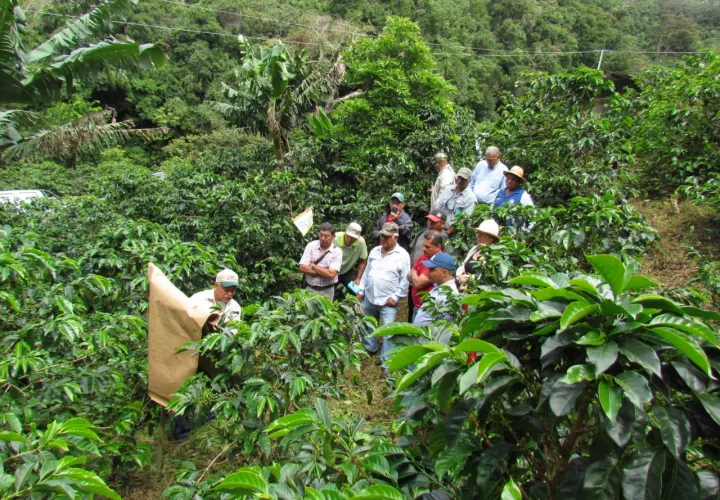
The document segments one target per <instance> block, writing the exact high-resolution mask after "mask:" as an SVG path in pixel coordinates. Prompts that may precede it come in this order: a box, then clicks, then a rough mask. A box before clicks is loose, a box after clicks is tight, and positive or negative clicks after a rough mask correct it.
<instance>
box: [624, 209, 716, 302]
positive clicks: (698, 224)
mask: <svg viewBox="0 0 720 500" xmlns="http://www.w3.org/2000/svg"><path fill="white" fill-rule="evenodd" d="M633 205H634V206H635V207H636V208H637V209H638V211H639V212H640V213H642V214H643V215H645V216H646V217H647V218H648V219H649V221H650V224H651V225H652V226H653V227H654V228H655V229H656V230H657V232H658V234H659V235H660V241H659V242H658V243H657V244H656V245H654V246H653V247H652V248H650V249H649V250H648V252H647V253H646V255H645V256H644V257H643V259H642V273H643V274H645V275H646V276H648V277H649V278H651V279H653V280H655V281H657V282H659V283H661V284H663V285H664V286H665V287H666V288H667V289H673V288H682V287H686V286H687V282H688V280H689V279H690V278H691V277H692V275H693V274H695V272H696V271H697V263H698V259H700V258H714V259H718V258H720V240H719V239H718V237H717V227H716V224H717V221H714V220H713V218H712V212H711V211H709V210H706V209H703V208H700V207H697V206H696V205H694V204H692V203H690V202H687V201H685V202H679V203H678V202H675V201H672V200H665V201H661V200H636V201H634V202H633ZM713 232H715V233H716V234H715V235H713ZM695 252H697V253H698V254H699V255H702V257H698V256H693V254H694V253H695Z"/></svg>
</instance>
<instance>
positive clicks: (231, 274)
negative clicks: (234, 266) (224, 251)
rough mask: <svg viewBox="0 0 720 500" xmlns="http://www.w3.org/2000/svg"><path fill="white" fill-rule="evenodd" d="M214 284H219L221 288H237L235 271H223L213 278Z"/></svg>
mask: <svg viewBox="0 0 720 500" xmlns="http://www.w3.org/2000/svg"><path fill="white" fill-rule="evenodd" d="M215 283H220V284H221V285H222V286H238V275H237V273H236V272H235V271H231V270H230V269H223V270H222V271H220V272H219V273H218V274H217V276H216V277H215Z"/></svg>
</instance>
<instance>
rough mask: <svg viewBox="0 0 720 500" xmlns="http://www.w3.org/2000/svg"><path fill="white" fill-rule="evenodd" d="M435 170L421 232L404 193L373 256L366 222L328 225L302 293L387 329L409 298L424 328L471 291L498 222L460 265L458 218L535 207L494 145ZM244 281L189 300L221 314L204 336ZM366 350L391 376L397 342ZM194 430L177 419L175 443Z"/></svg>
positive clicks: (234, 312) (308, 263)
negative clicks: (352, 302) (478, 156)
mask: <svg viewBox="0 0 720 500" xmlns="http://www.w3.org/2000/svg"><path fill="white" fill-rule="evenodd" d="M434 165H435V169H436V170H437V178H436V180H435V182H434V184H433V186H432V188H431V189H430V212H429V213H428V215H427V216H426V217H425V220H426V226H425V227H424V228H423V229H421V230H420V231H419V232H417V233H416V234H413V221H412V217H411V216H410V214H409V213H407V212H406V211H405V196H404V195H403V194H402V193H399V192H396V193H393V194H391V195H390V198H389V202H388V211H387V213H385V214H382V215H381V216H380V217H379V218H378V219H377V221H376V222H375V226H374V228H373V230H372V232H371V243H372V248H371V249H370V251H368V246H367V244H366V242H365V239H364V238H363V236H362V227H361V226H360V224H358V223H356V222H352V223H350V224H349V225H348V226H347V227H346V229H345V231H342V232H336V231H335V228H334V227H333V225H332V224H330V223H328V222H325V223H323V224H321V225H320V227H319V231H318V239H317V240H314V241H311V242H310V243H308V244H307V246H306V247H305V251H304V252H303V255H302V258H301V259H300V262H299V270H300V272H301V273H302V274H303V283H302V287H303V288H305V289H306V290H308V291H310V292H312V293H316V294H319V295H323V296H325V297H328V298H329V299H331V300H333V299H334V298H335V297H336V296H339V295H340V294H345V293H351V294H354V295H356V296H357V299H358V301H359V302H360V308H361V310H362V312H363V313H364V314H366V315H371V316H375V317H376V318H378V319H379V321H380V323H381V324H387V323H391V322H393V321H395V320H396V317H397V310H398V309H397V306H398V303H399V302H400V301H401V300H402V299H403V298H405V297H407V296H408V295H409V299H408V318H407V320H408V321H411V322H412V323H413V324H415V325H418V326H425V325H430V324H431V323H432V319H433V316H432V314H431V312H430V307H428V305H429V304H434V305H435V310H436V311H437V310H438V309H441V307H442V305H443V303H444V301H445V300H446V297H447V296H448V294H457V293H459V292H460V291H463V290H464V289H466V288H467V286H468V281H469V278H470V276H472V275H473V274H475V266H476V265H477V263H478V261H480V260H481V259H482V252H481V247H482V246H484V245H492V244H493V243H495V242H497V241H498V239H499V237H500V226H499V225H498V224H497V222H495V221H494V220H492V219H488V220H485V221H483V222H482V223H481V224H480V225H479V226H478V227H476V228H474V230H475V233H476V237H477V244H476V245H475V246H473V247H472V248H471V249H470V251H469V252H468V254H467V255H466V256H465V258H464V259H463V260H462V261H461V262H460V263H459V265H458V262H457V261H456V259H455V257H453V255H452V254H451V251H450V250H449V249H448V245H447V242H448V239H449V238H450V237H451V236H452V235H453V234H454V233H455V228H454V222H455V218H456V216H457V215H458V214H459V213H461V212H466V213H468V214H470V213H472V211H473V209H474V208H475V206H476V205H477V204H479V203H485V204H493V205H496V206H501V205H504V204H508V203H510V204H513V203H516V204H521V205H532V204H533V202H532V198H531V197H530V195H529V194H528V192H527V191H526V190H524V189H523V188H522V186H523V184H524V183H525V173H524V171H523V169H522V168H521V167H517V166H515V167H512V168H510V169H508V168H507V166H505V165H504V164H503V163H502V162H501V161H500V151H499V150H498V148H496V147H490V148H488V149H487V150H486V151H485V159H484V160H482V161H480V162H478V163H477V165H476V166H475V169H474V170H470V169H469V168H460V169H459V170H458V171H457V173H455V171H454V169H453V167H452V166H451V165H450V163H449V162H448V157H447V155H446V154H445V153H437V154H436V155H435V157H434ZM238 281H239V280H238V275H237V274H236V273H235V272H234V271H232V270H230V269H224V270H222V271H220V272H219V273H218V274H217V276H216V277H215V282H214V285H213V288H212V289H210V290H205V291H202V292H198V293H196V294H194V295H193V296H192V297H190V300H191V302H192V303H193V304H194V305H196V306H199V307H204V308H207V309H211V310H215V311H216V314H214V315H213V318H214V319H213V321H212V322H208V323H207V324H206V325H205V327H204V328H203V334H206V333H209V332H210V331H214V330H215V329H216V325H218V324H224V323H227V322H230V321H235V320H239V319H240V316H241V311H242V310H241V307H240V304H238V302H237V301H236V300H235V299H234V295H235V291H236V289H237V286H238ZM423 292H427V294H424V293H423ZM363 344H364V346H365V349H366V350H367V351H368V352H369V353H372V354H374V353H377V352H378V351H380V362H381V364H382V366H383V368H382V376H383V377H386V376H387V368H385V365H386V362H387V358H388V352H389V351H390V349H392V347H393V344H392V338H391V337H389V338H388V337H385V338H384V339H383V342H382V347H380V346H379V345H378V344H379V342H378V339H377V338H373V337H367V338H365V339H364V340H363ZM199 367H200V369H201V370H203V371H204V372H206V373H207V374H208V375H210V376H215V375H216V374H217V369H216V368H215V366H214V364H213V363H212V362H211V360H209V359H207V358H205V357H204V356H200V359H199ZM190 429H191V422H190V420H189V419H188V418H186V417H183V416H176V417H175V419H174V420H173V436H174V437H175V438H176V439H183V438H185V437H187V435H188V434H189V432H190Z"/></svg>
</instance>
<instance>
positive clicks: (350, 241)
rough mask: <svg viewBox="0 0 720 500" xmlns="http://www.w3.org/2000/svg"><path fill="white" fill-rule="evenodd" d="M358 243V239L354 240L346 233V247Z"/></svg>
mask: <svg viewBox="0 0 720 500" xmlns="http://www.w3.org/2000/svg"><path fill="white" fill-rule="evenodd" d="M356 241H357V238H353V237H352V236H350V235H349V234H347V233H345V245H346V246H352V244H353V243H355V242H356Z"/></svg>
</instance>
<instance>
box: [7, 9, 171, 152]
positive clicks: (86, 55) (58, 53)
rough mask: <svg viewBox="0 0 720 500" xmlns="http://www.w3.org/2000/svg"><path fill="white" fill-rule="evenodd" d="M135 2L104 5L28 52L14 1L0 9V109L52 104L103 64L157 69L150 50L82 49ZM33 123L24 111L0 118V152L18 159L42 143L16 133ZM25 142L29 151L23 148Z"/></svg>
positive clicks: (158, 60) (109, 42)
mask: <svg viewBox="0 0 720 500" xmlns="http://www.w3.org/2000/svg"><path fill="white" fill-rule="evenodd" d="M136 2H137V0H135V1H133V2H130V1H128V0H107V1H105V2H103V3H101V4H100V5H99V6H97V7H96V8H95V9H93V10H92V11H91V12H90V13H88V14H86V15H84V16H81V17H80V18H79V19H77V20H76V21H74V22H72V23H70V24H68V26H67V27H66V28H65V29H63V30H60V31H59V32H57V33H55V34H54V35H53V36H52V37H50V38H48V39H47V40H45V41H43V42H42V43H41V44H40V45H38V46H37V47H35V48H34V49H30V50H28V49H26V48H25V45H24V43H23V37H22V34H23V32H24V25H25V15H24V14H23V11H22V9H21V8H20V5H19V4H18V2H17V1H16V0H4V1H3V2H2V4H0V11H2V16H1V21H0V38H2V45H3V49H2V51H0V70H1V71H2V74H3V81H2V97H1V98H0V101H1V102H2V104H4V105H5V106H17V105H21V104H37V103H41V102H52V101H57V100H58V99H59V97H60V93H61V91H63V90H66V91H67V92H68V93H70V92H72V90H73V85H74V82H75V81H76V80H77V79H79V78H85V77H87V76H88V75H89V74H90V73H91V72H92V71H94V70H96V69H98V68H99V67H101V66H102V65H104V64H111V65H115V66H118V67H122V66H128V65H135V64H139V65H140V66H141V67H143V68H145V69H150V68H153V67H155V66H162V64H163V63H164V62H165V56H164V54H163V53H162V51H161V50H160V48H159V47H158V46H156V45H155V44H152V43H149V44H139V43H136V42H132V41H119V40H116V39H114V38H107V39H106V40H103V41H100V42H98V43H95V44H91V45H87V44H86V42H87V41H88V39H89V38H90V37H92V36H94V35H96V34H98V33H102V31H103V30H104V28H105V27H106V26H107V25H109V24H110V20H111V17H112V16H114V15H116V14H117V13H118V12H120V11H122V10H123V9H125V8H126V7H127V6H128V4H129V3H136ZM37 126H38V122H37V118H36V117H35V116H34V115H33V114H32V113H29V112H27V111H25V110H19V109H9V110H3V111H2V112H0V151H2V152H9V153H10V154H11V156H12V155H15V156H24V155H27V154H28V153H29V152H31V151H33V149H34V148H35V147H37V143H38V142H40V143H41V144H42V143H43V135H40V136H34V135H33V134H32V133H31V134H28V133H26V132H23V130H22V128H21V127H28V128H30V129H33V128H37ZM26 140H30V141H32V143H33V147H29V148H28V147H25V141H26Z"/></svg>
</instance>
